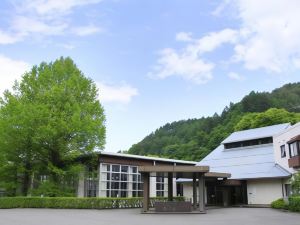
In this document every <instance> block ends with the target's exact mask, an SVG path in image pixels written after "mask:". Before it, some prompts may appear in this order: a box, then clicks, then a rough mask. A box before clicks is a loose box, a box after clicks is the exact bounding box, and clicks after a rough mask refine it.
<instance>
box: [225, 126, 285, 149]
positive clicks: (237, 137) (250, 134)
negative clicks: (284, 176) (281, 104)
mask: <svg viewBox="0 0 300 225" xmlns="http://www.w3.org/2000/svg"><path fill="white" fill-rule="evenodd" d="M289 126H290V124H289V123H283V124H277V125H273V126H268V127H261V128H255V129H250V130H243V131H237V132H234V133H232V134H231V135H229V136H228V137H227V138H226V139H225V140H224V141H223V142H222V144H226V143H232V142H237V141H246V140H252V139H258V138H265V137H272V136H273V135H275V134H278V133H279V132H282V131H283V130H285V129H286V128H288V127H289Z"/></svg>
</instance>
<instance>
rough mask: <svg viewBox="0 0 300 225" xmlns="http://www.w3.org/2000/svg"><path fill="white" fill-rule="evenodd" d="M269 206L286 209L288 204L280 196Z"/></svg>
mask: <svg viewBox="0 0 300 225" xmlns="http://www.w3.org/2000/svg"><path fill="white" fill-rule="evenodd" d="M271 207H272V208H274V209H288V204H286V203H285V202H284V200H283V199H282V198H280V199H277V200H276V201H273V202H272V203H271Z"/></svg>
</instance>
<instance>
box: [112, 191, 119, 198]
mask: <svg viewBox="0 0 300 225" xmlns="http://www.w3.org/2000/svg"><path fill="white" fill-rule="evenodd" d="M110 197H119V191H111V196H110Z"/></svg>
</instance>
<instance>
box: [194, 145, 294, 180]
mask: <svg viewBox="0 0 300 225" xmlns="http://www.w3.org/2000/svg"><path fill="white" fill-rule="evenodd" d="M198 165H199V166H200V165H207V166H209V167H210V171H211V172H214V171H221V172H223V173H230V174H231V178H230V179H257V178H279V177H288V176H290V173H289V172H288V171H286V170H285V169H283V168H282V167H281V166H279V165H277V164H275V161H274V150H273V145H272V144H268V145H258V146H251V147H245V148H238V149H225V150H224V146H223V145H220V146H219V147H217V148H216V149H215V150H214V151H212V152H211V153H210V154H209V155H208V156H206V157H205V158H204V159H203V160H201V161H200V162H199V163H197V166H198Z"/></svg>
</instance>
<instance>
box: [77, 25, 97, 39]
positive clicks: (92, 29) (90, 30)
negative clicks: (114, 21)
mask: <svg viewBox="0 0 300 225" xmlns="http://www.w3.org/2000/svg"><path fill="white" fill-rule="evenodd" d="M72 32H73V33H74V34H76V35H78V36H87V35H91V34H95V33H99V32H103V29H101V28H100V27H97V26H95V25H87V26H81V27H74V28H73V29H72Z"/></svg>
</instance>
